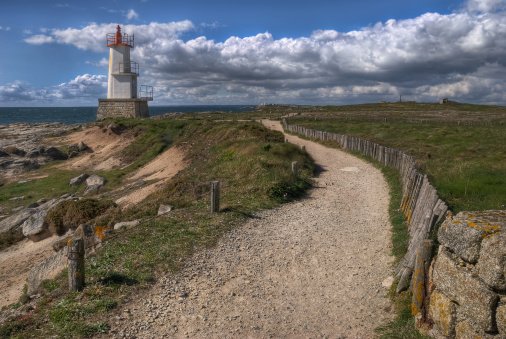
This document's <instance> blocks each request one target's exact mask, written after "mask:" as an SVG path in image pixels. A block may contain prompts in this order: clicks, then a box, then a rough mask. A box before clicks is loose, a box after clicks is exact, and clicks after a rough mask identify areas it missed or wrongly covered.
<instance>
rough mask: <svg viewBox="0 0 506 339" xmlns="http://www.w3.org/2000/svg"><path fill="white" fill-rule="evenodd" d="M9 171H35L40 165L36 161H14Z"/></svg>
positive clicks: (9, 166)
mask: <svg viewBox="0 0 506 339" xmlns="http://www.w3.org/2000/svg"><path fill="white" fill-rule="evenodd" d="M7 167H8V168H9V169H14V170H34V169H39V168H40V164H39V163H38V162H37V161H36V160H26V159H21V160H14V161H12V162H11V163H10V164H9V165H8V166H7Z"/></svg>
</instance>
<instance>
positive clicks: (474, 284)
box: [429, 211, 506, 338]
mask: <svg viewBox="0 0 506 339" xmlns="http://www.w3.org/2000/svg"><path fill="white" fill-rule="evenodd" d="M438 240H439V242H440V243H441V246H440V249H439V253H438V256H437V258H436V259H435V264H434V273H433V283H434V286H435V291H434V292H433V293H432V295H431V300H430V306H429V314H430V316H431V318H432V319H433V321H434V325H435V330H436V332H437V333H439V334H441V335H443V336H445V337H447V338H504V337H506V306H505V304H504V295H505V294H506V277H505V275H506V211H482V212H461V213H459V214H457V215H456V216H450V217H448V218H447V219H446V220H445V221H444V223H443V225H442V226H441V227H440V229H439V231H438Z"/></svg>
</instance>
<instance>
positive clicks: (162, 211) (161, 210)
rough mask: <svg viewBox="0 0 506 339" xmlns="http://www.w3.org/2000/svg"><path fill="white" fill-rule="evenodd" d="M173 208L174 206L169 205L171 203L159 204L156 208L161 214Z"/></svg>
mask: <svg viewBox="0 0 506 339" xmlns="http://www.w3.org/2000/svg"><path fill="white" fill-rule="evenodd" d="M173 209H174V206H171V205H160V207H159V208H158V215H163V214H166V213H169V212H170V211H172V210H173Z"/></svg>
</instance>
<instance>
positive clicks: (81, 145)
mask: <svg viewBox="0 0 506 339" xmlns="http://www.w3.org/2000/svg"><path fill="white" fill-rule="evenodd" d="M88 149H89V147H88V145H86V144H85V143H84V142H82V141H81V142H79V143H78V144H77V150H78V151H79V152H83V151H86V150H88Z"/></svg>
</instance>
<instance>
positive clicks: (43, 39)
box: [25, 34, 55, 45]
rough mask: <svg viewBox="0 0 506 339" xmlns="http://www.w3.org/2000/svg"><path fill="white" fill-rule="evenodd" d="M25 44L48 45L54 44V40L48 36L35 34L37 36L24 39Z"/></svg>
mask: <svg viewBox="0 0 506 339" xmlns="http://www.w3.org/2000/svg"><path fill="white" fill-rule="evenodd" d="M25 42H27V43H29V44H31V45H42V44H49V43H52V42H55V40H54V39H53V38H52V37H50V36H47V35H44V34H37V35H32V36H31V37H29V38H26V39H25Z"/></svg>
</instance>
